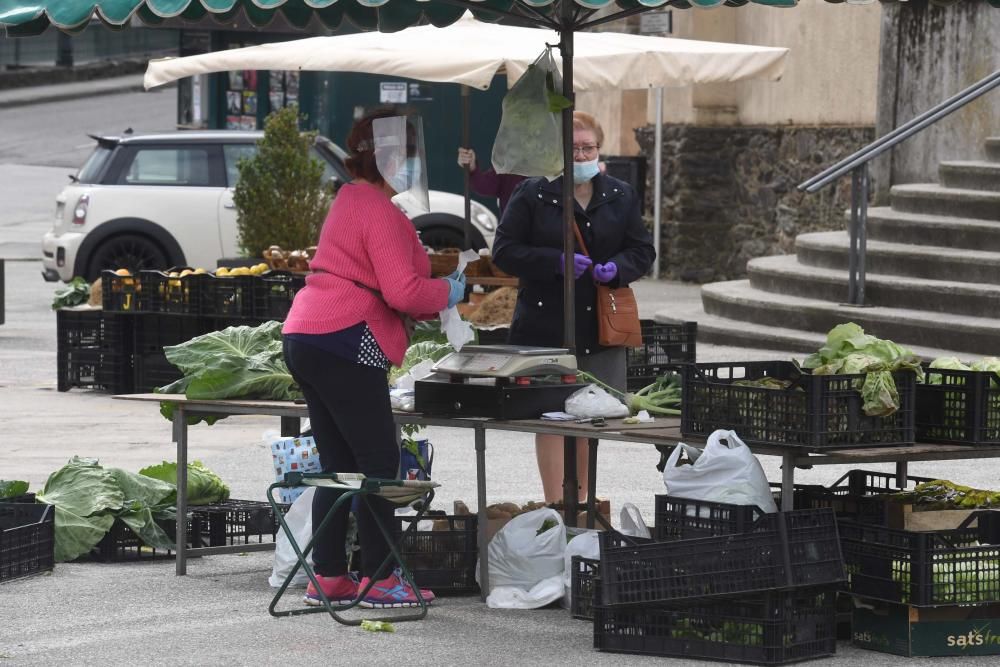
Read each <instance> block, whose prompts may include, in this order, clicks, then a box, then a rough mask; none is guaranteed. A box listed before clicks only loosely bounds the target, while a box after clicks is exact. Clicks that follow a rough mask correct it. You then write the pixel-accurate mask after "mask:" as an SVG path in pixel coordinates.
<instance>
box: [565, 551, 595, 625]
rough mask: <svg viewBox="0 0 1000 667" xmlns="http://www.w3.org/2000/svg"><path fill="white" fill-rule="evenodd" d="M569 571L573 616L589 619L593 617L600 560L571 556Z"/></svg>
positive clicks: (571, 611) (570, 610) (571, 614)
mask: <svg viewBox="0 0 1000 667" xmlns="http://www.w3.org/2000/svg"><path fill="white" fill-rule="evenodd" d="M571 567H572V571H571V572H570V580H569V581H570V606H569V613H570V616H572V617H573V618H579V619H581V620H584V621H589V620H592V619H593V618H594V592H595V590H594V589H595V586H596V583H597V577H598V575H599V573H600V569H601V561H599V560H597V559H595V558H584V557H583V556H573V559H572V561H571Z"/></svg>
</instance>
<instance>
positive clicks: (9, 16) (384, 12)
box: [0, 0, 1000, 37]
mask: <svg viewBox="0 0 1000 667" xmlns="http://www.w3.org/2000/svg"><path fill="white" fill-rule="evenodd" d="M574 1H575V3H576V5H577V6H578V8H579V9H580V10H582V11H583V12H586V11H588V10H595V9H601V8H603V7H606V6H608V5H611V4H614V5H615V6H616V8H617V9H618V10H619V11H621V12H625V13H629V14H631V13H636V12H639V11H642V10H643V9H644V8H654V7H673V8H678V9H685V8H689V7H692V6H698V7H718V6H729V7H738V6H741V5H745V4H748V3H749V2H754V3H756V4H760V5H768V6H773V7H794V6H795V4H796V2H797V0H574ZM828 1H830V2H838V1H840V0H828ZM849 1H850V0H849ZM861 1H862V2H864V1H865V0H861ZM965 1H966V2H989V3H990V4H992V5H993V6H1000V0H965ZM555 2H557V0H478V1H476V2H472V3H467V4H466V3H454V2H446V1H440V0H0V34H6V35H7V36H10V37H26V36H30V35H37V34H39V33H41V32H43V31H44V30H45V29H46V28H48V27H49V25H54V26H56V27H57V28H59V29H60V30H64V31H67V32H79V31H81V30H83V29H84V28H86V27H87V25H88V24H89V23H90V21H91V19H98V20H100V21H101V22H102V23H103V24H104V25H105V26H106V27H109V28H112V29H119V28H123V27H125V26H126V25H127V24H128V22H129V20H130V19H131V18H132V17H134V16H135V17H138V18H139V20H140V21H142V22H143V23H146V24H149V25H157V24H159V23H162V22H163V21H164V20H165V19H169V18H181V19H184V20H187V21H200V20H202V19H205V18H206V17H210V18H214V19H216V20H217V21H219V22H225V21H228V20H231V19H232V18H233V17H234V16H235V15H236V14H237V13H238V12H239V11H240V10H241V9H242V10H243V11H245V13H246V16H247V18H248V19H249V21H250V22H251V23H252V24H254V25H255V26H261V27H263V26H266V25H268V24H269V23H270V22H271V20H272V19H273V18H274V16H275V14H276V13H278V12H281V13H282V14H283V15H284V17H285V19H286V20H287V21H288V22H289V23H290V24H292V25H293V26H296V27H299V28H304V27H305V26H306V25H307V24H308V23H309V20H310V19H311V18H312V17H313V16H316V17H317V18H318V19H319V20H320V21H321V22H322V23H323V24H324V25H326V26H327V27H329V28H331V29H334V28H337V27H338V26H340V24H341V23H342V22H343V20H344V19H345V18H346V19H348V20H350V21H351V23H353V24H354V25H356V26H358V27H359V28H362V29H365V30H380V31H382V32H394V31H396V30H402V29H403V28H407V27H409V26H412V25H417V24H423V23H431V24H433V25H436V26H438V27H441V26H446V25H449V24H451V23H453V22H455V21H457V20H458V19H459V17H460V16H462V14H463V13H464V12H465V11H466V9H471V10H472V12H473V14H475V15H476V18H478V19H480V20H483V21H490V20H496V19H497V18H498V14H497V13H496V12H497V11H499V12H505V13H506V12H513V13H516V14H520V15H522V16H530V15H531V14H532V13H539V14H546V13H548V12H549V11H550V9H551V6H552V5H553V3H555ZM942 4H948V3H947V0H944V1H943V3H942ZM490 10H494V11H490Z"/></svg>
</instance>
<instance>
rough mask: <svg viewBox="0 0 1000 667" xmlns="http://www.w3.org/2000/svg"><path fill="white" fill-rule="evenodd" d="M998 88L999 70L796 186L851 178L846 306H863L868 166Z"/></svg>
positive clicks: (817, 186)
mask: <svg viewBox="0 0 1000 667" xmlns="http://www.w3.org/2000/svg"><path fill="white" fill-rule="evenodd" d="M998 87H1000V70H997V71H996V72H993V74H990V75H989V76H987V77H986V78H984V79H981V80H979V81H977V82H976V83H974V84H972V85H971V86H969V87H968V88H966V89H965V90H963V91H962V92H960V93H958V94H957V95H953V96H951V97H949V98H948V99H946V100H945V101H944V102H941V103H940V104H938V105H937V106H935V107H933V108H931V109H928V110H927V111H925V112H924V113H922V114H920V115H919V116H917V117H916V118H914V119H913V120H910V121H908V122H906V123H903V124H902V125H900V126H899V127H897V128H896V129H894V130H893V131H892V132H889V133H888V134H886V135H885V136H883V137H880V138H878V139H876V140H875V141H873V142H872V143H870V144H868V145H867V146H865V147H864V148H862V149H861V150H859V151H857V152H856V153H854V154H852V155H849V156H847V157H846V158H844V159H843V160H841V161H840V162H838V163H837V164H835V165H833V166H832V167H829V168H827V169H824V170H823V171H821V172H820V173H818V174H816V175H815V176H813V177H812V178H810V179H809V180H807V181H804V182H802V183H800V184H799V186H798V189H799V190H804V191H806V192H809V193H812V192H817V191H818V190H821V189H822V188H824V187H826V186H827V185H829V184H830V183H832V182H833V181H835V180H837V179H838V178H840V177H841V176H844V175H846V174H847V173H848V172H850V174H851V224H850V227H849V232H850V247H849V249H848V254H847V303H848V304H849V305H852V306H863V305H865V255H866V254H867V245H868V242H867V232H866V230H865V227H866V226H867V224H868V191H869V189H870V187H871V179H870V178H869V175H868V163H869V162H871V161H872V160H873V159H874V158H876V157H878V156H879V155H881V154H882V153H884V152H886V151H888V150H891V149H892V148H894V147H895V146H896V145H897V144H899V143H901V142H903V141H906V140H907V139H909V138H910V137H912V136H913V135H914V134H917V133H919V132H922V131H923V130H925V129H926V128H928V127H930V126H931V125H933V124H934V123H936V122H938V121H939V120H941V119H942V118H944V117H945V116H947V115H948V114H950V113H952V112H953V111H956V110H958V109H961V108H962V107H964V106H965V105H966V104H968V103H969V102H971V101H973V100H974V99H976V98H978V97H980V96H981V95H984V94H986V93H988V92H990V91H991V90H993V89H994V88H998Z"/></svg>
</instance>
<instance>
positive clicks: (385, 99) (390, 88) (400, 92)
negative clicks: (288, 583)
mask: <svg viewBox="0 0 1000 667" xmlns="http://www.w3.org/2000/svg"><path fill="white" fill-rule="evenodd" d="M378 101H379V103H380V104H406V84H405V83H403V82H402V81H382V82H381V83H379V84H378Z"/></svg>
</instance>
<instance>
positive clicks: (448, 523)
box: [397, 514, 479, 595]
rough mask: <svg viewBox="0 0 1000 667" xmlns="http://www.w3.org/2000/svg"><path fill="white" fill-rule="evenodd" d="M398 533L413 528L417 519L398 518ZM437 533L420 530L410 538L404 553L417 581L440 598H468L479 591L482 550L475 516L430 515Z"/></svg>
mask: <svg viewBox="0 0 1000 667" xmlns="http://www.w3.org/2000/svg"><path fill="white" fill-rule="evenodd" d="M397 521H398V524H397V531H399V532H401V531H404V530H406V529H407V528H409V526H410V524H412V523H413V517H406V516H400V517H397ZM424 521H433V522H434V524H433V525H434V530H420V529H419V528H418V529H417V531H416V532H415V533H413V534H410V535H408V536H407V537H406V538H405V539H404V540H403V542H402V544H401V545H400V552H401V554H402V556H403V560H404V561H405V562H406V565H407V567H409V568H410V571H411V572H412V573H413V578H414V579H415V580H416V582H417V585H418V586H420V587H421V588H429V589H430V590H432V591H434V593H435V594H436V595H449V594H450V595H466V594H469V595H471V594H474V593H477V592H478V591H479V585H478V584H477V583H476V559H477V556H478V553H479V551H478V549H477V544H476V538H477V526H478V522H477V517H476V515H475V514H462V515H448V516H441V515H437V516H435V515H429V516H425V517H424V518H423V519H422V520H421V523H423V522H424Z"/></svg>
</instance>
